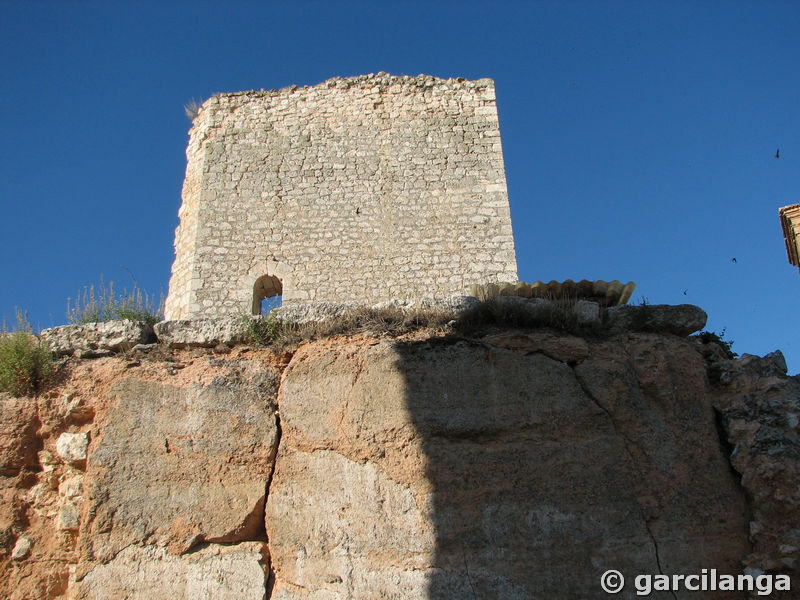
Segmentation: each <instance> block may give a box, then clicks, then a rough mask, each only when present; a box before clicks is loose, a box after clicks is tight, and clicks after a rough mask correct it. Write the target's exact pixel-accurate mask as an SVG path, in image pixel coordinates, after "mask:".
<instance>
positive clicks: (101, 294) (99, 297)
mask: <svg viewBox="0 0 800 600" xmlns="http://www.w3.org/2000/svg"><path fill="white" fill-rule="evenodd" d="M163 318H164V294H163V293H162V294H161V297H160V299H159V301H158V303H156V300H155V297H154V296H151V295H149V294H148V293H147V292H144V291H142V290H141V289H139V286H138V285H136V284H134V286H133V289H132V290H130V291H128V289H127V288H126V289H124V290H123V291H122V294H120V295H117V293H116V292H115V290H114V282H113V281H111V282H109V284H108V286H106V284H105V282H103V278H102V277H101V278H100V285H99V286H97V287H95V286H94V285H90V286H86V287H84V288H83V290H82V291H79V292H78V296H77V298H76V300H75V305H74V306H73V305H72V303H71V298H67V319H68V320H69V322H70V323H72V324H73V325H82V324H84V323H98V322H103V321H113V320H115V319H128V320H131V321H144V322H145V323H147V324H148V325H155V324H156V323H158V322H159V321H161V320H162V319H163Z"/></svg>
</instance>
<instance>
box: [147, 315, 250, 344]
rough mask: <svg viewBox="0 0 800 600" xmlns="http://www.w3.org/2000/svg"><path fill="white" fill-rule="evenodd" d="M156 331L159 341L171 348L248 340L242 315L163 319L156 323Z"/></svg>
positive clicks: (235, 342) (236, 342)
mask: <svg viewBox="0 0 800 600" xmlns="http://www.w3.org/2000/svg"><path fill="white" fill-rule="evenodd" d="M155 332H156V337H157V338H158V341H159V342H160V343H162V344H168V345H169V346H170V347H171V348H186V347H188V346H201V347H206V348H213V347H214V346H217V345H219V344H238V343H242V342H245V341H246V340H247V330H246V328H245V324H244V320H243V319H242V318H241V317H224V318H219V319H197V320H194V321H162V322H161V323H156V325H155Z"/></svg>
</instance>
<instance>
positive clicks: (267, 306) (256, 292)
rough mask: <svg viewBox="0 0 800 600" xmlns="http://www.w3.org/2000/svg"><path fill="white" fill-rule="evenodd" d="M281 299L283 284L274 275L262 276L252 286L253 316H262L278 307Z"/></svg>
mask: <svg viewBox="0 0 800 600" xmlns="http://www.w3.org/2000/svg"><path fill="white" fill-rule="evenodd" d="M282 299H283V283H282V282H281V280H280V279H278V278H277V277H275V276H274V275H264V276H262V277H259V278H258V279H256V282H255V284H254V285H253V314H254V315H262V314H266V313H268V312H269V311H270V310H272V309H273V308H275V307H277V306H280V305H281V301H282Z"/></svg>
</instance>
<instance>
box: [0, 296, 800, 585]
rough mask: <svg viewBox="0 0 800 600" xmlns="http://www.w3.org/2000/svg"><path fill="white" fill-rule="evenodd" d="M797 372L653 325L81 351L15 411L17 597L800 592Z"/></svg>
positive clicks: (13, 567)
mask: <svg viewBox="0 0 800 600" xmlns="http://www.w3.org/2000/svg"><path fill="white" fill-rule="evenodd" d="M684 312H686V311H684ZM687 315H688V316H687V318H686V319H685V321H687V322H689V321H691V320H692V319H695V320H696V319H697V315H694V313H692V314H689V313H688V312H687ZM693 315H694V316H693ZM633 318H634V319H640V317H636V316H634V317H633ZM654 322H655V321H654ZM636 323H639V324H641V323H640V321H639V320H637V321H636ZM682 327H689V325H684V326H682ZM692 327H694V325H692ZM644 329H647V327H644ZM785 371H786V369H785V364H783V363H782V357H781V356H780V355H779V353H777V354H773V355H769V356H767V357H764V358H757V357H750V356H745V357H743V358H741V359H738V360H732V359H729V358H728V357H726V356H725V355H724V352H723V349H722V348H721V347H720V346H718V345H716V344H713V343H703V342H702V341H701V340H700V339H698V338H688V339H687V338H685V337H683V336H680V335H675V334H672V333H657V332H649V331H642V332H633V331H630V330H625V331H622V332H621V333H617V334H615V333H613V330H612V332H611V333H605V334H603V335H598V334H596V333H594V334H591V335H585V336H584V335H579V334H566V333H563V332H558V331H554V330H545V329H536V330H531V329H525V330H522V329H521V330H508V329H505V330H502V329H497V328H495V329H493V330H491V331H488V332H487V333H486V334H485V335H483V334H481V335H476V336H473V337H470V338H465V337H459V336H455V335H450V336H446V335H443V334H441V333H439V334H435V335H434V334H427V335H426V334H424V332H417V333H415V334H407V335H404V336H401V337H392V336H383V337H380V336H375V335H354V336H339V337H336V338H329V339H323V340H318V341H315V342H311V343H306V344H303V345H301V346H300V347H299V348H297V349H296V351H294V352H289V353H286V354H277V353H274V352H272V351H270V350H269V349H253V348H248V347H245V346H241V345H239V346H234V347H233V348H229V347H227V346H226V347H224V348H223V347H216V348H213V349H212V348H184V349H175V348H170V346H169V344H166V343H163V344H157V345H148V346H139V347H138V349H131V350H129V351H127V352H126V353H125V354H124V355H120V356H114V357H102V358H95V359H92V360H88V359H79V358H74V357H73V358H69V359H64V360H62V362H61V363H60V367H59V369H58V370H57V373H56V378H57V381H58V383H57V384H56V385H55V386H54V387H52V388H51V389H50V390H48V391H47V392H46V393H44V394H43V395H42V396H40V397H39V398H36V399H30V398H20V399H15V398H9V397H2V398H0V401H1V403H0V471H1V472H0V475H2V477H0V498H1V499H2V503H1V504H0V596H2V597H7V598H10V599H14V600H22V599H27V598H42V599H50V598H53V599H54V598H73V599H81V600H90V599H109V600H110V599H111V598H114V599H118V598H137V599H150V598H153V599H155V598H175V599H181V598H185V599H187V600H188V599H190V598H191V599H196V598H209V599H211V598H221V599H231V600H233V599H247V600H249V599H250V598H252V599H254V600H255V599H262V598H271V599H281V600H289V599H291V600H333V599H341V600H345V599H350V598H358V599H360V600H371V599H376V600H377V599H379V598H381V599H384V598H397V599H401V598H402V599H420V600H421V599H451V598H452V599H454V598H504V599H517V598H519V599H526V600H527V599H530V598H563V599H571V598H576V599H577V598H593V597H602V596H603V592H602V589H601V588H600V577H601V575H602V574H603V573H604V572H605V571H606V570H608V569H617V570H619V571H621V572H622V573H623V574H624V575H625V577H626V578H627V579H628V582H629V584H628V585H627V586H626V589H625V591H624V592H623V593H622V594H620V595H619V596H618V597H622V598H634V597H637V596H636V593H635V589H634V588H633V587H632V585H633V584H632V582H633V577H635V575H637V574H650V575H657V574H676V573H678V574H692V573H700V572H701V570H702V569H716V570H717V571H718V572H719V573H726V574H734V575H736V574H739V573H742V572H743V571H744V572H747V573H749V574H751V575H755V576H757V575H759V574H770V575H777V574H782V575H788V576H790V577H791V582H792V587H793V588H795V589H798V588H797V586H798V585H800V580H798V559H800V556H798V547H800V540H798V534H797V532H798V531H800V492H799V491H798V490H799V489H800V488H799V487H798V484H800V470H799V469H798V464H800V462H799V461H800V451H799V450H798V447H799V445H798V437H797V436H798V434H797V427H798V418H800V416H799V415H800V381H798V378H797V377H788V376H787V375H786V372H785ZM649 597H651V598H665V599H669V598H672V599H674V598H689V597H698V598H742V599H743V598H746V597H747V593H746V592H716V593H713V594H712V593H710V592H708V593H699V592H697V593H690V592H686V591H685V590H684V591H683V592H676V593H674V594H673V593H671V592H660V591H655V592H653V593H652V594H651V595H650V596H649ZM770 597H771V598H791V597H792V595H791V593H788V595H787V593H785V592H777V593H773V594H772V595H771V596H770Z"/></svg>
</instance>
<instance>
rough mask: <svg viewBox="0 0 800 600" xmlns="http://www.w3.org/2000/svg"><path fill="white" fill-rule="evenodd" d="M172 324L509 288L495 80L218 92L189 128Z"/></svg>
mask: <svg viewBox="0 0 800 600" xmlns="http://www.w3.org/2000/svg"><path fill="white" fill-rule="evenodd" d="M187 159H188V162H187V169H186V180H185V183H184V188H183V206H182V207H181V210H180V213H179V215H180V225H179V227H178V228H177V230H176V235H175V251H176V260H175V263H174V265H173V269H172V279H171V280H170V287H169V295H168V298H167V307H166V318H167V319H188V318H200V317H219V316H225V315H239V314H241V313H242V312H244V311H247V312H249V311H250V310H251V307H252V304H253V289H254V285H255V283H256V281H257V280H258V279H259V278H260V277H262V276H265V275H270V276H274V277H277V278H278V279H280V280H281V282H282V285H283V302H284V303H285V304H287V303H292V302H295V301H348V300H357V301H364V302H380V301H383V300H388V299H392V298H409V299H413V298H420V297H424V296H452V295H457V294H467V293H468V292H469V287H470V285H471V284H473V283H487V282H504V281H511V282H514V281H516V280H517V266H516V258H515V253H514V240H513V235H512V230H511V217H510V212H509V205H508V195H507V191H506V179H505V172H504V165H503V155H502V149H501V145H500V130H499V124H498V119H497V108H496V103H495V91H494V83H493V82H492V80H490V79H480V80H477V81H466V80H463V79H458V80H453V79H449V80H443V79H437V78H435V77H430V76H423V75H420V76H418V77H394V76H391V75H386V74H383V73H379V74H378V75H367V76H360V77H354V78H349V79H340V78H335V79H331V80H328V81H326V82H324V83H322V84H319V85H317V86H313V87H303V88H297V87H296V86H292V87H290V88H286V89H283V90H280V91H268V92H264V91H261V92H241V93H236V94H221V95H218V96H214V97H212V98H210V99H209V100H208V101H206V103H205V104H204V105H203V106H202V107H201V109H200V111H199V114H198V116H197V117H196V118H195V120H194V126H193V128H192V130H191V132H190V141H189V146H188V149H187Z"/></svg>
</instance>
